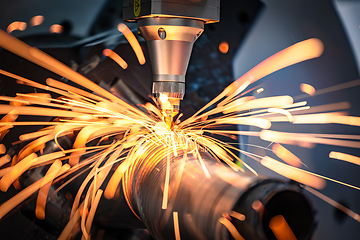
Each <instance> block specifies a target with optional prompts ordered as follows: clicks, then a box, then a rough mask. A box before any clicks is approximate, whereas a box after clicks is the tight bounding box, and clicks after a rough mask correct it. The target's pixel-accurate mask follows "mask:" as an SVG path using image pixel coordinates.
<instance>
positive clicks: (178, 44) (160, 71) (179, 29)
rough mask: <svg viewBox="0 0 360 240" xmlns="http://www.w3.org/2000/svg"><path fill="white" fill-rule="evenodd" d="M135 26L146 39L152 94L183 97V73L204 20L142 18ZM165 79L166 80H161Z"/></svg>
mask: <svg viewBox="0 0 360 240" xmlns="http://www.w3.org/2000/svg"><path fill="white" fill-rule="evenodd" d="M138 29H139V31H140V33H141V35H142V36H143V37H144V38H145V39H146V41H147V45H148V49H149V54H150V59H151V65H152V69H153V76H154V78H153V81H154V84H153V94H154V96H155V97H158V96H159V95H160V94H166V95H167V96H168V97H172V98H180V99H183V97H184V94H185V86H184V83H185V74H186V70H187V67H188V63H189V60H190V55H191V51H192V48H193V44H194V42H195V41H196V39H197V38H198V37H199V36H200V35H201V33H202V32H203V29H204V22H202V21H198V20H193V19H177V18H144V19H139V20H138ZM164 82H165V83H164Z"/></svg>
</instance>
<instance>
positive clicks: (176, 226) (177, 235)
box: [173, 212, 181, 240]
mask: <svg viewBox="0 0 360 240" xmlns="http://www.w3.org/2000/svg"><path fill="white" fill-rule="evenodd" d="M173 217H174V232H175V239H176V240H180V239H181V238H180V227H179V216H178V212H173Z"/></svg>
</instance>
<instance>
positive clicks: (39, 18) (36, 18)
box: [30, 15, 44, 27]
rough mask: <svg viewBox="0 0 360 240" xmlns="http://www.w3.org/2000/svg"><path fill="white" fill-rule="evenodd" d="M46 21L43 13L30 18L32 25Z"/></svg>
mask: <svg viewBox="0 0 360 240" xmlns="http://www.w3.org/2000/svg"><path fill="white" fill-rule="evenodd" d="M43 22H44V17H43V16H41V15H37V16H34V17H32V18H31V19H30V26H32V27H35V26H39V25H41V24H42V23H43Z"/></svg>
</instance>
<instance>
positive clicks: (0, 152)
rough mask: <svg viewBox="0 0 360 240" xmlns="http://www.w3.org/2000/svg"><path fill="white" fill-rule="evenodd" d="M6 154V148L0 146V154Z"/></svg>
mask: <svg viewBox="0 0 360 240" xmlns="http://www.w3.org/2000/svg"><path fill="white" fill-rule="evenodd" d="M5 152H6V147H5V145H4V144H0V154H4V153H5Z"/></svg>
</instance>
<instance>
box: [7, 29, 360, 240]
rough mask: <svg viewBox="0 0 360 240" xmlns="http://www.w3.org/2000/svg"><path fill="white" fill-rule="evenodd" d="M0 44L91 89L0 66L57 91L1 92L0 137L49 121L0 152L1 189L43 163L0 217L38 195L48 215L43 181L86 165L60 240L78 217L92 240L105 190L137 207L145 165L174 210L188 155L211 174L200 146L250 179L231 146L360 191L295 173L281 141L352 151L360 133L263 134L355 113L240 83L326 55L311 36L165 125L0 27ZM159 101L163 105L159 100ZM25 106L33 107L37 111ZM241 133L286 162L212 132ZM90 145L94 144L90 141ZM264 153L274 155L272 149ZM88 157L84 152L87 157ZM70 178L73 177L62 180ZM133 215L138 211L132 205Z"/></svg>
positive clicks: (296, 163)
mask: <svg viewBox="0 0 360 240" xmlns="http://www.w3.org/2000/svg"><path fill="white" fill-rule="evenodd" d="M118 29H119V31H121V32H122V33H123V34H124V35H125V37H126V38H127V39H128V40H129V42H130V44H131V46H132V47H133V49H134V51H135V53H136V55H137V57H138V60H139V63H140V64H144V63H145V58H144V55H143V53H142V50H141V47H140V45H139V44H138V42H137V41H136V38H135V37H134V35H133V34H132V32H131V31H130V30H129V29H128V28H127V27H126V26H125V25H121V24H120V25H119V26H118ZM0 46H1V47H3V48H5V49H7V50H9V51H11V52H13V53H15V54H17V55H19V56H21V57H23V58H25V59H28V60H29V61H32V62H34V63H36V64H38V65H39V66H42V67H44V68H46V69H48V70H50V71H52V72H54V73H56V74H58V75H60V76H63V77H65V78H67V79H69V80H70V81H72V82H74V83H77V84H79V85H82V86H83V87H85V88H87V89H88V91H85V90H81V89H78V88H76V87H73V86H71V85H68V84H65V83H62V82H59V81H57V80H55V79H51V78H48V79H47V81H46V83H47V85H43V84H39V83H36V82H34V81H32V80H29V79H26V78H24V77H22V76H18V75H15V74H12V73H9V72H7V71H5V70H0V74H2V75H5V76H8V77H10V78H13V79H16V80H17V82H18V83H19V84H25V85H29V86H31V87H34V88H37V89H42V90H46V91H48V92H49V93H56V94H59V95H61V97H59V98H56V99H55V98H52V97H51V95H50V94H44V93H32V94H17V95H16V97H7V96H1V98H0V100H1V101H5V102H8V103H9V104H1V105H0V114H4V115H5V116H4V117H3V118H2V119H1V120H0V134H1V135H0V138H3V137H4V136H5V135H6V134H7V133H8V132H9V130H10V129H11V128H13V127H15V126H19V125H30V126H31V125H46V126H47V127H45V128H43V129H41V130H39V131H36V132H32V133H27V134H23V135H21V136H20V139H19V141H18V142H16V144H17V143H25V142H26V143H27V145H25V146H24V147H23V148H22V149H21V150H20V152H19V153H18V154H17V155H15V156H14V157H13V159H11V157H10V155H7V154H5V155H4V156H2V157H1V158H0V165H1V166H4V167H3V168H2V169H1V170H0V177H2V178H1V180H0V189H1V190H2V191H7V189H8V188H9V186H11V184H16V181H17V179H18V178H19V177H20V176H21V175H22V174H23V173H24V172H25V171H27V170H29V169H32V168H36V167H39V166H44V165H48V166H50V168H49V170H48V171H47V173H46V174H45V176H44V177H43V178H41V179H40V180H38V181H36V182H34V183H33V184H31V185H30V186H28V187H26V188H25V189H23V190H22V191H20V192H19V193H18V194H16V195H15V196H14V197H12V198H11V199H9V200H8V201H6V202H5V203H3V204H2V205H1V206H0V218H2V217H4V216H5V215H6V214H7V213H8V212H9V211H11V210H12V209H13V208H15V207H16V206H17V205H18V204H20V203H21V202H23V201H24V200H26V199H27V198H28V197H30V196H31V195H32V194H34V193H36V192H38V199H37V205H36V216H37V217H38V218H39V219H43V218H44V217H45V215H46V212H45V211H44V209H45V206H46V198H47V195H48V193H49V186H50V185H51V184H52V183H57V182H60V181H61V180H66V183H67V182H68V181H70V180H73V179H75V178H76V176H78V175H79V174H81V171H83V169H86V170H89V172H88V173H87V175H86V177H85V179H84V180H83V182H82V183H81V186H80V187H79V189H78V192H77V194H76V196H75V198H74V202H73V206H72V210H71V216H70V220H69V223H68V224H67V225H66V227H65V228H64V230H63V232H62V233H61V235H60V237H59V239H67V238H68V236H69V235H70V234H71V231H72V229H73V227H74V226H75V223H78V222H79V221H80V223H81V230H82V233H83V238H84V239H89V234H90V231H91V224H92V221H93V217H94V214H95V211H96V208H97V205H98V203H99V201H100V199H101V197H102V195H104V197H105V198H107V199H111V198H113V197H114V196H115V193H116V190H117V189H118V187H119V184H120V182H122V187H123V190H124V196H125V199H126V201H127V203H128V205H129V207H130V208H131V209H132V210H133V209H134V206H132V201H131V199H132V196H133V194H134V192H133V191H132V190H133V186H132V184H133V180H134V179H136V177H141V175H143V174H147V172H148V171H149V170H150V169H153V168H154V167H155V166H156V165H157V164H158V163H160V162H161V161H163V160H164V159H165V161H166V174H165V178H164V181H163V184H164V185H163V186H161V187H162V189H163V199H162V208H163V209H167V208H169V207H171V206H172V202H171V201H173V199H174V196H176V194H177V192H176V191H177V188H178V186H179V184H180V181H181V174H182V171H183V169H184V164H185V163H186V161H187V155H193V156H194V157H195V159H197V160H198V162H199V164H200V165H201V167H202V169H203V171H204V176H205V177H207V178H211V175H210V173H209V171H208V170H207V168H206V165H205V164H204V163H203V161H202V158H201V155H200V152H204V151H206V152H208V153H209V154H211V155H212V156H213V157H214V159H215V160H218V161H219V162H220V161H222V162H224V163H226V164H228V165H229V166H230V167H231V168H232V169H233V170H234V171H239V170H240V171H245V170H246V169H247V170H248V171H250V172H252V173H253V174H255V175H257V173H256V171H255V170H254V169H253V168H252V167H251V163H249V164H248V163H245V162H244V161H242V160H241V159H240V158H239V157H238V155H237V154H234V152H233V151H239V152H241V153H243V154H245V155H247V156H249V157H250V158H251V159H253V160H254V161H258V162H260V163H261V164H262V165H264V166H265V167H267V168H269V169H271V170H273V171H275V172H277V173H279V174H281V175H283V176H286V177H288V178H291V179H294V180H296V181H298V182H300V183H302V184H306V185H309V186H311V187H314V188H317V189H321V188H323V187H324V186H325V179H326V180H330V181H335V182H337V183H340V184H343V185H345V186H348V187H352V188H355V189H359V188H358V187H356V186H353V185H350V184H347V183H343V182H340V181H337V180H333V179H330V178H327V177H323V176H320V175H317V174H314V173H311V172H309V171H305V170H302V169H300V167H301V166H302V165H303V164H302V162H301V160H300V159H299V158H298V157H297V156H295V155H294V154H293V153H291V152H290V151H289V150H288V149H286V148H285V147H284V146H282V145H280V144H290V145H298V146H301V147H313V146H314V145H315V144H329V145H335V146H346V147H355V148H359V147H360V144H359V140H360V138H359V137H358V136H352V135H336V134H310V133H309V134H305V133H285V132H277V131H273V130H268V129H269V128H271V124H272V122H273V121H275V122H278V121H279V122H292V123H294V124H295V123H296V124H310V123H322V124H325V123H338V124H347V125H355V126H359V125H360V123H359V119H360V118H358V117H352V116H347V115H345V114H344V113H343V112H330V113H323V112H324V111H325V112H326V111H329V110H328V109H329V108H331V109H334V110H340V109H343V108H347V107H348V105H346V104H345V105H344V104H340V105H336V106H334V105H332V106H321V107H319V108H318V109H317V110H316V112H311V109H312V108H310V107H309V106H306V104H307V103H306V102H294V99H293V98H292V97H291V96H276V97H267V98H260V99H255V98H254V97H248V96H243V95H244V94H245V93H246V92H245V90H246V89H247V87H248V86H249V85H250V84H252V83H254V82H256V81H257V80H259V79H261V78H262V77H264V76H266V75H268V74H271V73H273V72H275V71H277V70H280V69H282V68H285V67H287V66H290V65H293V64H296V63H299V62H301V61H305V60H308V59H312V58H316V57H319V56H320V55H321V54H322V52H323V44H322V42H321V41H320V40H318V39H308V40H305V41H303V42H300V43H297V44H294V45H293V46H290V47H288V48H286V49H284V50H282V51H280V52H279V53H277V54H275V55H273V56H271V57H270V58H268V59H266V60H264V61H263V62H261V63H260V64H259V65H257V66H256V67H254V68H253V69H251V70H250V71H249V72H248V73H246V74H245V75H244V76H242V77H241V78H239V79H237V80H236V81H235V82H234V83H232V84H231V85H230V86H228V87H227V88H225V89H224V91H223V92H222V93H220V94H219V95H218V96H217V97H216V98H215V99H213V100H212V101H210V102H209V103H208V104H207V105H205V106H204V107H203V108H202V109H200V110H199V111H198V112H197V113H196V114H194V115H193V116H191V117H190V118H188V119H186V120H185V121H183V122H180V121H176V122H175V123H173V124H172V125H167V124H166V123H165V116H164V114H163V113H162V112H161V111H160V110H159V109H158V108H157V107H156V106H155V105H153V104H151V103H146V104H145V105H143V106H142V107H143V109H145V110H146V111H147V112H143V111H141V110H140V109H139V108H136V107H134V106H132V105H130V104H128V103H126V102H125V101H123V100H122V99H120V98H118V97H117V96H115V95H113V94H111V93H109V92H108V91H106V90H105V89H103V88H101V87H99V86H98V85H97V84H95V83H93V82H91V81H90V80H89V79H87V78H85V77H84V76H82V75H80V74H79V73H77V72H75V71H73V70H71V69H70V68H68V67H67V66H66V65H64V64H63V63H61V62H59V61H57V60H56V59H54V58H52V57H50V56H49V55H47V54H45V53H44V52H42V51H40V50H38V49H36V48H32V47H30V46H28V45H26V44H25V43H23V42H21V41H20V40H18V39H16V38H13V37H11V36H10V35H8V34H6V33H5V32H3V31H0ZM104 54H105V55H107V54H106V53H104ZM107 56H108V55H107ZM254 90H255V88H254ZM92 92H94V93H92ZM160 101H161V102H162V101H166V99H162V100H161V99H160ZM157 104H158V105H160V104H161V103H157ZM32 105H36V107H35V106H32ZM211 107H213V108H211ZM315 108H316V107H315ZM309 113H313V114H309ZM20 115H36V116H50V117H54V118H55V119H54V121H53V122H41V121H39V122H31V121H27V122H21V121H18V122H16V119H17V117H18V116H20ZM224 124H242V125H248V126H255V127H257V128H259V130H258V131H225V130H218V128H219V127H221V126H223V125H224ZM170 126H171V127H170ZM239 134H240V135H246V136H256V137H259V138H261V139H263V140H265V141H269V143H273V150H272V151H273V152H274V153H275V155H276V156H277V157H278V158H280V159H281V160H283V161H285V162H286V163H281V162H280V161H277V160H276V159H272V158H270V157H268V156H265V155H264V156H260V155H256V154H254V153H251V152H246V151H242V150H239V149H237V148H235V147H233V146H232V145H231V144H228V143H225V142H222V141H219V140H218V139H216V138H215V136H216V135H217V136H227V137H229V138H232V137H233V136H234V135H239ZM65 136H67V137H69V138H73V139H74V141H73V146H72V148H70V149H64V147H63V146H61V142H60V141H59V140H60V138H62V137H65ZM344 139H345V140H344ZM349 139H351V140H349ZM49 141H54V142H55V143H56V144H57V146H58V148H59V150H58V151H56V152H52V153H48V154H41V153H42V151H43V149H44V147H45V144H46V143H48V142H49ZM90 142H91V143H92V144H90ZM94 142H96V144H95V145H94V144H93V143H94ZM267 150H269V151H271V150H270V149H267ZM4 153H6V149H5V147H4V145H0V154H4ZM89 153H91V155H90V156H89V157H86V155H87V154H89ZM180 155H181V156H183V157H182V158H180V160H179V158H176V156H180ZM330 157H332V158H337V159H339V154H337V155H336V154H335V155H334V154H332V155H331V156H330ZM176 159H177V160H176ZM347 159H348V158H347ZM342 160H345V159H342ZM174 161H179V162H180V163H181V164H182V165H181V166H182V167H181V168H180V169H182V170H181V171H179V173H177V174H178V175H176V176H177V177H176V178H175V179H176V180H175V181H176V182H175V183H171V184H172V185H174V186H175V187H172V188H171V189H169V184H170V183H169V175H170V165H171V164H173V163H174ZM236 161H237V162H240V163H241V166H239V165H237V164H235V162H236ZM113 168H114V169H115V171H114V172H112V171H111V169H113ZM140 169H141V170H140ZM111 174H112V175H111ZM171 174H173V173H171ZM107 177H110V180H109V182H108V184H107V185H106V187H105V190H104V194H103V192H102V190H101V189H100V187H101V186H102V184H103V183H104V181H105V179H106V178H107ZM69 178H70V180H68V179H69ZM66 183H64V184H66ZM64 184H63V185H62V186H60V187H59V189H58V190H60V189H61V188H62V187H63V186H64ZM234 184H236V183H234ZM83 195H85V199H83V198H82V196H83ZM262 207H263V206H262V203H261V202H260V201H258V202H254V203H253V208H254V209H258V210H259V208H262ZM170 210H171V209H170ZM133 212H134V214H135V211H134V210H133ZM231 216H233V217H235V218H238V219H239V220H241V221H243V220H244V219H245V216H244V215H242V214H240V213H236V212H232V213H231ZM173 217H174V224H175V221H176V220H178V215H177V212H173ZM219 221H220V223H222V224H223V225H224V226H225V227H226V228H227V229H228V230H229V231H230V233H231V235H232V236H233V237H234V238H235V239H243V238H242V236H241V235H240V233H239V232H238V231H237V229H236V228H235V227H234V225H233V224H232V223H231V222H230V221H229V220H228V219H227V218H225V217H224V218H221V219H220V220H219ZM174 227H175V233H176V234H178V235H176V236H177V239H180V233H179V231H178V232H177V230H176V227H178V228H179V225H178V224H177V225H174Z"/></svg>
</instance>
